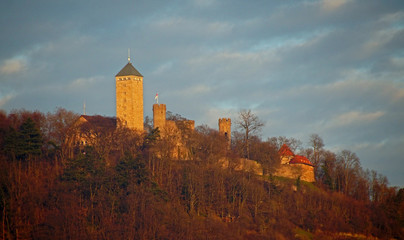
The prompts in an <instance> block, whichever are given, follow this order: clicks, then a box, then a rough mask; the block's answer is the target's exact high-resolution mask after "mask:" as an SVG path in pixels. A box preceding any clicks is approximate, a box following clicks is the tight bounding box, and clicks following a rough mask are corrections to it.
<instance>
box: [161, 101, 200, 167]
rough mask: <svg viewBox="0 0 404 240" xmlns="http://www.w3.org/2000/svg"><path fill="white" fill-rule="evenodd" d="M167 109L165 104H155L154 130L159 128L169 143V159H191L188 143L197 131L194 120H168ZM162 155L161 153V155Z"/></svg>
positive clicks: (162, 137)
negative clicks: (191, 134) (191, 135)
mask: <svg viewBox="0 0 404 240" xmlns="http://www.w3.org/2000/svg"><path fill="white" fill-rule="evenodd" d="M166 114H167V107H166V105H165V104H153V128H158V129H159V131H160V137H161V139H164V140H166V141H167V147H168V149H167V152H168V154H166V155H168V157H170V158H172V159H177V160H180V159H181V160H187V159H189V158H190V153H189V150H188V149H187V148H186V141H187V140H188V138H189V137H190V133H191V132H192V131H193V130H194V129H195V121H193V120H176V121H174V120H167V118H166ZM160 154H161V153H160Z"/></svg>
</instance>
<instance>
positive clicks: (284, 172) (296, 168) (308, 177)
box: [274, 144, 315, 182]
mask: <svg viewBox="0 0 404 240" xmlns="http://www.w3.org/2000/svg"><path fill="white" fill-rule="evenodd" d="M278 154H279V158H280V161H281V165H280V166H279V168H278V169H277V170H276V172H275V174H274V175H275V176H281V177H287V178H292V179H298V178H300V180H303V181H306V182H315V179H314V166H313V164H312V163H311V162H310V160H309V159H307V158H306V157H305V156H301V155H295V154H294V153H293V151H292V150H290V148H289V147H288V145H286V144H283V145H282V147H281V148H280V149H279V151H278Z"/></svg>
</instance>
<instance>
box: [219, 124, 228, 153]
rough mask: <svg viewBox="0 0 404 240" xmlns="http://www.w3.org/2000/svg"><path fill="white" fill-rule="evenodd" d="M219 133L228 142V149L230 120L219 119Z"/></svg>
mask: <svg viewBox="0 0 404 240" xmlns="http://www.w3.org/2000/svg"><path fill="white" fill-rule="evenodd" d="M219 133H220V134H222V135H224V136H225V137H226V138H227V141H229V147H230V144H231V119H230V118H219Z"/></svg>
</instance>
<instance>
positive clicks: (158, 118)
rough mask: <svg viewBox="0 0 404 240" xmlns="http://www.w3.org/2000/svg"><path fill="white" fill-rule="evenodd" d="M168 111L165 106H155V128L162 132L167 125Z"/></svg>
mask: <svg viewBox="0 0 404 240" xmlns="http://www.w3.org/2000/svg"><path fill="white" fill-rule="evenodd" d="M166 111H167V109H166V105H165V104H153V127H154V128H157V127H158V128H159V129H160V131H161V130H162V129H163V128H164V127H165V125H166Z"/></svg>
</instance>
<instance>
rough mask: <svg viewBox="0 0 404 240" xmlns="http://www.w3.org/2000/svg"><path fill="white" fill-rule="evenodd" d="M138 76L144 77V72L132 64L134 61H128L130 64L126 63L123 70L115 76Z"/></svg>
mask: <svg viewBox="0 0 404 240" xmlns="http://www.w3.org/2000/svg"><path fill="white" fill-rule="evenodd" d="M119 76H138V77H143V76H142V74H140V72H139V71H138V70H136V68H135V67H134V66H133V65H132V63H130V62H128V64H126V65H125V67H123V68H122V70H121V71H119V73H118V74H117V75H116V76H115V77H119Z"/></svg>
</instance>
